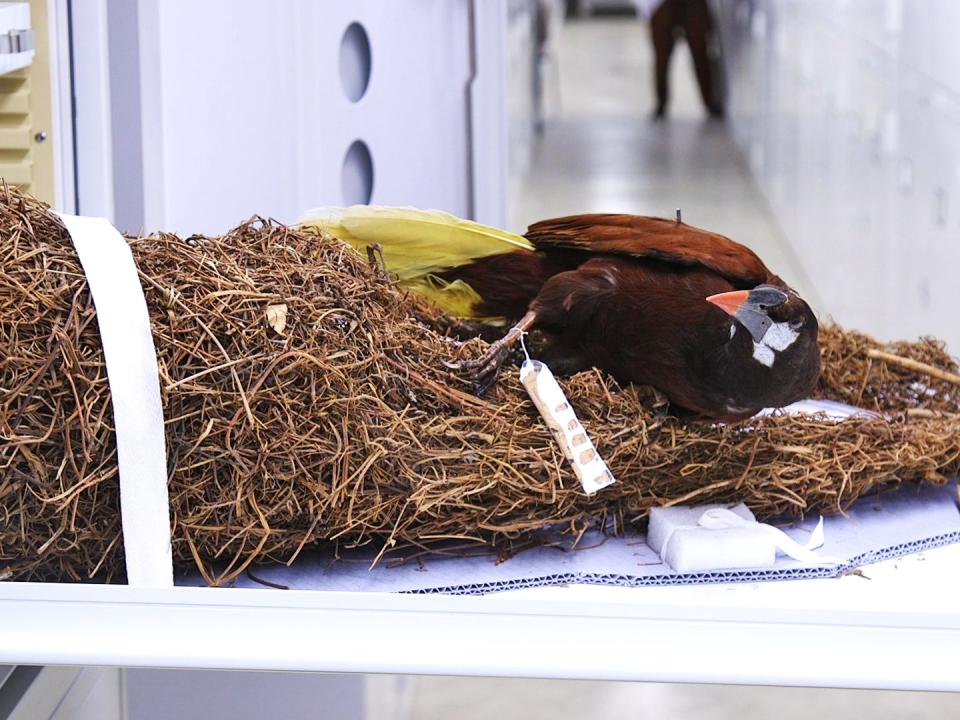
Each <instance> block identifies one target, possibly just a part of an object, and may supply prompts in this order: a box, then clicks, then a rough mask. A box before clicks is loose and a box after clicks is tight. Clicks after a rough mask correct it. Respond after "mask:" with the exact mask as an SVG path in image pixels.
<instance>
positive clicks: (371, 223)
mask: <svg viewBox="0 0 960 720" xmlns="http://www.w3.org/2000/svg"><path fill="white" fill-rule="evenodd" d="M297 224H298V225H299V226H300V227H305V228H314V229H317V230H321V231H323V232H326V233H329V234H330V235H333V236H334V237H338V238H340V239H341V240H343V241H344V242H346V243H348V244H349V245H351V246H352V247H353V248H354V249H355V250H356V251H357V252H359V253H361V254H362V255H364V256H366V248H367V247H368V246H369V245H373V244H375V243H376V244H379V245H380V246H381V247H382V248H383V259H384V262H385V263H386V264H387V269H388V270H389V271H390V272H391V273H393V274H394V275H396V276H397V278H398V280H399V281H400V285H401V286H403V287H406V288H409V289H410V290H412V291H414V292H417V293H419V294H420V295H423V296H424V297H426V298H427V299H428V300H430V301H431V302H433V303H434V304H435V305H437V306H438V307H439V308H440V309H441V310H443V311H444V312H446V313H448V314H449V315H452V316H453V317H459V318H474V319H480V320H484V321H486V322H491V321H496V320H498V319H496V318H481V317H478V314H477V311H476V307H477V306H478V305H479V304H480V303H481V302H482V298H481V297H480V295H478V294H477V292H476V291H475V290H474V289H473V288H472V287H470V286H469V285H468V284H467V283H465V282H463V281H462V280H457V281H454V282H452V283H449V282H446V281H444V280H443V279H441V278H439V277H437V276H436V273H439V272H443V271H444V270H449V269H451V268H455V267H460V266H461V265H466V264H468V263H470V262H472V261H474V260H479V259H480V258H485V257H490V256H492V255H500V254H503V253H508V252H516V251H518V250H519V251H533V249H534V248H533V245H532V244H530V242H529V241H528V240H527V239H526V238H524V237H522V236H520V235H515V234H513V233H510V232H506V231H505V230H498V229H497V228H493V227H489V226H487V225H481V224H480V223H476V222H473V221H472V220H463V219H461V218H458V217H456V216H454V215H451V214H450V213H446V212H442V211H440V210H418V209H416V208H402V207H380V206H376V205H353V206H351V207H347V208H336V207H327V208H317V209H315V210H310V211H309V212H307V213H305V214H304V216H303V217H301V218H300V220H299V221H298V223H297Z"/></svg>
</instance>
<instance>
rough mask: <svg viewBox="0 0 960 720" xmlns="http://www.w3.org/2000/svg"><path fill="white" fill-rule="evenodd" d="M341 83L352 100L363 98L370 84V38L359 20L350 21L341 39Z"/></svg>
mask: <svg viewBox="0 0 960 720" xmlns="http://www.w3.org/2000/svg"><path fill="white" fill-rule="evenodd" d="M340 84H341V85H343V92H344V94H345V95H346V96H347V97H348V98H349V99H350V100H351V101H352V102H357V101H358V100H359V99H360V98H362V97H363V94H364V93H365V92H366V91H367V85H369V84H370V38H369V37H367V31H366V30H364V29H363V25H361V24H360V23H358V22H353V23H350V25H349V26H348V27H347V29H346V30H345V31H344V33H343V37H342V38H341V39H340Z"/></svg>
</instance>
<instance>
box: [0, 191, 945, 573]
mask: <svg viewBox="0 0 960 720" xmlns="http://www.w3.org/2000/svg"><path fill="white" fill-rule="evenodd" d="M130 247H131V249H132V251H133V254H134V257H135V259H136V262H137V265H138V267H139V270H140V275H141V281H142V285H143V288H144V292H145V295H146V300H147V305H148V307H149V309H150V316H151V323H152V328H153V334H154V340H155V344H156V348H157V353H158V362H159V368H160V386H161V392H162V396H163V404H164V414H165V418H166V438H167V452H168V469H169V490H170V502H171V517H172V521H173V554H174V558H175V562H176V563H177V564H178V565H179V566H181V567H192V566H194V565H195V566H197V567H198V568H199V569H200V571H201V572H203V573H205V575H206V576H207V577H208V579H209V580H210V581H212V582H217V581H218V582H224V581H226V580H228V579H230V578H232V577H235V576H236V575H237V574H238V573H241V572H243V571H244V570H245V569H246V568H247V567H249V566H250V564H251V563H256V562H263V561H283V562H288V561H290V560H291V559H292V558H294V557H295V556H297V555H298V553H300V552H301V551H303V549H304V548H307V547H310V546H313V545H315V544H317V543H328V544H329V543H336V544H337V547H339V548H345V547H352V546H358V545H369V544H372V546H373V547H375V548H379V549H381V550H386V549H388V548H394V549H395V548H412V549H416V550H417V551H420V550H423V549H429V548H430V547H432V546H434V545H435V544H436V543H442V542H444V541H455V542H457V543H460V544H461V545H471V544H476V545H491V544H495V543H506V544H508V545H509V543H511V542H518V541H524V540H526V539H528V538H529V537H530V534H531V533H533V532H535V531H537V530H538V529H541V528H543V527H545V526H548V525H549V526H553V527H554V528H555V529H557V528H559V529H561V530H563V531H566V532H569V533H575V534H576V533H582V532H583V531H584V530H586V529H587V528H590V527H602V528H604V529H605V530H606V531H607V532H613V533H616V532H620V531H622V530H624V529H626V528H628V527H630V526H631V525H633V524H635V523H638V522H640V521H642V519H643V518H644V516H645V514H646V512H647V510H648V509H649V508H650V507H653V506H656V505H663V504H667V503H705V502H727V501H744V502H746V503H747V505H749V506H750V507H751V508H752V509H753V510H754V512H755V513H756V514H757V515H758V516H759V517H761V518H771V517H774V516H781V515H784V514H787V515H793V516H799V515H803V514H804V513H807V512H811V511H820V512H827V513H836V512H840V511H842V510H843V508H845V507H846V506H847V505H849V504H850V503H851V502H852V501H853V500H855V499H856V498H857V497H859V496H861V495H863V494H864V493H867V492H869V491H871V490H874V489H876V488H880V487H885V486H888V485H890V484H895V483H902V482H908V481H910V482H912V481H929V482H937V483H940V482H944V481H945V478H946V477H947V476H948V475H951V474H953V473H956V472H957V470H958V468H960V417H958V415H956V413H958V412H960V392H958V391H960V388H958V387H957V386H956V385H954V384H952V383H950V382H949V378H948V379H947V380H940V379H937V378H935V377H931V376H930V375H929V374H928V373H927V372H918V371H916V370H912V369H909V368H905V367H903V366H901V365H900V364H893V363H892V362H887V361H885V360H883V359H879V358H880V356H878V357H870V353H871V352H873V353H874V354H876V351H886V352H889V353H893V354H895V355H897V356H899V357H901V358H908V359H913V360H914V361H918V362H921V363H925V364H927V365H930V366H933V367H935V368H939V369H940V370H941V371H943V372H946V373H956V371H957V365H956V363H955V361H954V360H953V359H952V358H951V357H950V356H949V355H948V354H947V353H946V352H945V351H944V347H943V345H942V344H940V343H938V342H936V341H935V340H931V339H924V340H921V341H919V342H916V343H894V344H891V345H888V346H884V345H881V344H880V343H878V342H876V341H874V340H872V339H871V338H869V337H867V336H865V335H862V334H860V333H856V332H849V331H844V330H841V329H840V328H838V327H835V326H827V327H824V328H823V330H822V334H821V342H822V348H823V357H824V373H823V377H822V379H821V383H820V386H819V388H818V393H817V394H818V395H819V396H820V397H824V398H830V399H834V400H839V401H843V402H847V403H851V404H856V405H859V406H862V407H865V408H870V409H872V410H876V411H879V412H880V413H884V414H885V415H886V417H864V418H857V419H850V420H846V421H843V422H839V423H835V422H828V421H825V420H824V419H822V418H816V417H798V416H786V415H773V416H769V417H762V418H755V419H751V420H749V421H747V422H744V423H739V424H732V425H725V426H711V425H707V424H685V423H684V422H682V421H680V420H678V419H676V418H674V417H671V416H670V415H669V414H668V413H667V412H666V409H665V407H664V406H663V403H662V401H660V400H659V399H658V396H657V394H656V393H654V392H653V391H651V390H650V389H648V388H642V387H620V386H618V385H617V384H616V383H615V382H614V381H613V380H611V379H610V378H608V377H605V376H604V375H602V374H601V373H599V372H587V373H582V374H579V375H577V376H574V377H571V378H566V379H562V380H561V383H562V385H563V386H564V388H565V390H566V392H567V394H568V396H569V398H570V400H571V402H572V403H573V405H574V407H575V409H576V411H577V413H578V415H579V417H580V419H581V420H582V421H583V423H584V425H585V426H586V428H587V429H588V431H589V432H590V434H591V436H592V438H593V440H594V442H595V444H596V446H597V449H598V450H599V451H600V452H601V453H602V455H603V456H604V457H605V459H606V460H607V463H608V464H609V466H610V469H611V470H612V471H613V473H614V474H615V475H616V477H617V478H618V482H617V483H616V484H615V485H613V486H611V487H609V488H606V489H604V490H602V491H601V492H599V493H597V494H596V495H595V496H592V497H587V496H586V495H584V493H583V492H582V491H581V489H580V487H579V485H578V483H577V481H576V479H575V478H574V476H573V474H572V472H571V471H570V470H569V468H568V467H567V465H566V463H565V461H564V459H563V457H562V455H561V454H560V451H559V449H558V447H557V446H556V444H555V443H554V441H553V440H552V439H551V437H550V435H549V433H548V431H547V430H546V428H545V426H544V425H543V423H542V422H541V420H540V418H539V416H538V415H536V412H535V410H534V408H533V405H532V403H531V402H530V401H529V399H528V397H527V395H526V393H525V391H524V389H523V388H522V386H521V385H520V383H519V381H518V380H517V377H516V373H515V372H512V371H509V372H505V373H504V375H503V376H502V377H501V379H500V381H499V383H498V384H497V385H496V387H495V388H494V390H492V391H491V393H490V394H488V395H487V396H486V397H484V398H482V399H481V398H477V397H475V396H473V395H472V394H471V393H470V390H469V388H468V387H467V386H466V385H465V384H464V383H463V382H462V381H461V380H459V379H458V378H457V377H456V376H455V375H452V374H451V373H450V371H449V370H447V369H446V368H445V367H444V365H443V361H453V360H456V359H459V358H461V357H463V356H464V355H465V354H470V353H479V352H481V351H482V349H483V348H484V342H483V341H482V340H479V339H472V340H469V341H468V342H465V343H461V342H459V341H457V340H455V339H452V338H449V337H446V336H445V335H444V334H443V332H442V331H440V330H438V329H437V328H439V327H440V324H438V323H437V322H435V321H436V320H437V318H435V317H432V316H431V313H430V312H429V311H426V310H425V309H424V308H423V307H421V306H419V305H418V304H417V303H416V302H415V301H414V300H412V299H411V298H409V297H407V296H406V295H404V294H403V293H402V292H400V291H398V290H397V289H395V288H394V287H393V286H392V285H391V284H390V281H389V279H388V278H385V277H384V276H383V275H382V274H381V273H379V272H378V271H377V269H376V268H375V267H373V266H371V265H370V264H369V263H368V262H367V261H366V259H362V258H359V257H357V256H356V255H355V254H354V253H353V252H352V251H351V250H350V249H349V248H348V247H347V246H346V245H344V244H342V243H341V242H340V241H338V240H336V239H334V238H329V237H322V236H320V237H318V236H312V235H304V234H301V233H299V232H297V231H295V230H293V229H291V228H288V227H284V226H282V225H278V224H276V223H273V222H268V221H264V220H261V219H256V218H255V219H253V220H251V221H249V222H247V223H245V224H243V225H241V226H240V227H238V228H236V229H235V230H233V231H231V232H229V233H227V234H226V235H223V236H222V237H199V236H195V237H190V238H186V239H181V238H179V237H176V236H173V235H169V234H164V233H161V234H158V235H151V236H149V237H140V238H131V239H130ZM280 306H285V308H286V310H285V318H284V319H285V327H283V328H282V331H278V328H280V327H281V323H280V319H281V316H282V315H283V310H282V309H281V307H280ZM112 423H113V417H112V412H111V404H110V390H109V387H108V383H107V378H106V373H105V369H104V361H103V353H102V349H101V346H100V337H99V331H98V327H97V319H96V311H95V308H94V306H93V304H92V301H91V299H90V295H89V292H88V289H87V285H86V281H85V278H84V274H83V271H82V269H81V267H80V265H79V263H78V260H77V257H76V254H75V252H74V250H73V245H72V244H71V242H70V240H69V238H68V237H67V235H66V232H65V230H64V229H63V227H62V225H61V223H60V221H59V220H58V219H57V218H56V217H55V216H54V215H52V214H51V213H50V212H49V210H48V208H47V207H46V206H45V205H43V204H42V203H40V202H38V201H36V200H34V199H32V198H30V197H28V196H25V195H21V194H18V193H17V192H15V191H13V190H11V189H8V188H5V187H4V188H0V578H13V579H18V580H58V581H64V580H66V581H82V580H87V579H90V578H93V579H97V580H107V581H110V580H114V581H116V580H122V579H123V573H124V571H123V547H122V541H121V535H120V515H119V497H118V495H119V493H118V483H117V465H116V448H115V442H114V432H113V425H112ZM214 566H216V567H219V568H220V569H221V572H220V574H218V575H214V572H213V570H212V568H213V567H214ZM223 568H225V570H224V569H223Z"/></svg>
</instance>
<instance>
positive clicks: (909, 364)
mask: <svg viewBox="0 0 960 720" xmlns="http://www.w3.org/2000/svg"><path fill="white" fill-rule="evenodd" d="M867 357H870V358H873V359H875V360H883V362H886V363H890V364H891V365H899V366H900V367H902V368H906V369H907V370H914V371H916V372H920V373H923V374H924V375H929V376H930V377H933V378H936V379H937V380H943V381H944V382H948V383H952V384H953V385H960V375H957V374H955V373H951V372H947V371H946V370H941V369H940V368H937V367H934V366H933V365H928V364H927V363H924V362H920V361H919V360H913V359H911V358H905V357H900V356H899V355H894V354H893V353H888V352H883V351H882V350H876V349H874V348H870V349H869V350H867Z"/></svg>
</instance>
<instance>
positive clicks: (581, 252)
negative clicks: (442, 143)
mask: <svg viewBox="0 0 960 720" xmlns="http://www.w3.org/2000/svg"><path fill="white" fill-rule="evenodd" d="M303 224H307V225H314V226H320V227H322V228H324V229H326V230H329V231H330V232H331V233H332V234H334V235H337V236H339V237H341V238H343V239H344V240H347V241H348V242H350V243H351V244H352V245H354V247H357V248H358V249H362V248H364V247H366V246H369V245H370V244H371V243H374V242H375V243H378V244H380V245H381V246H382V247H383V249H384V258H385V262H386V264H387V267H388V268H390V269H391V270H393V271H395V272H396V273H397V275H398V277H399V281H400V283H401V284H403V285H405V286H407V287H410V288H411V289H413V290H415V291H417V292H420V293H422V294H424V295H425V296H427V297H428V298H429V299H431V300H432V301H433V302H435V303H436V304H438V305H439V306H440V307H441V308H442V309H444V310H446V311H447V312H448V313H450V314H452V315H454V316H456V317H461V318H473V319H480V320H483V321H486V322H501V323H502V322H504V321H513V320H517V319H518V318H519V322H517V323H516V325H514V326H513V327H512V328H511V329H510V331H509V332H508V333H507V334H506V335H505V336H504V337H503V338H502V339H500V340H498V341H497V342H495V343H493V344H492V345H491V346H490V349H489V351H488V352H487V353H485V354H484V356H483V357H481V358H479V359H477V360H473V361H467V362H465V363H462V364H461V365H460V367H461V369H462V370H463V371H465V372H467V373H468V374H469V375H470V376H471V377H472V378H474V379H475V380H476V381H477V382H478V383H479V385H480V386H481V388H483V387H485V386H488V385H489V384H490V383H491V382H492V381H493V380H494V379H495V378H496V374H497V372H498V371H499V368H500V366H501V365H502V363H503V362H504V360H505V359H506V357H507V355H508V353H509V350H510V347H511V346H512V345H513V344H514V343H516V341H517V340H518V339H519V337H520V336H521V334H522V333H523V332H525V331H527V330H530V329H538V330H541V331H542V332H543V333H544V334H545V336H546V338H547V343H546V346H545V348H544V350H543V355H542V357H541V359H542V360H543V361H544V362H546V363H547V365H549V366H550V367H551V368H552V369H553V370H554V372H557V373H558V374H567V373H572V372H576V371H578V370H582V369H586V368H589V367H598V368H600V369H602V370H604V371H606V372H608V373H610V374H611V375H613V376H614V377H615V378H617V379H618V380H619V381H621V382H631V383H642V384H648V385H652V386H653V387H655V388H657V389H658V390H660V391H661V392H663V393H664V394H665V395H666V396H667V398H668V399H669V400H670V402H671V404H672V405H673V406H675V407H676V408H677V409H679V410H680V411H681V413H682V414H684V415H687V416H692V417H695V418H698V419H704V420H716V421H734V420H739V419H743V418H746V417H750V416H751V415H753V414H755V413H756V412H757V411H759V410H761V409H762V408H765V407H782V406H784V405H787V404H789V403H791V402H794V401H796V400H799V399H801V398H803V397H805V396H807V394H808V393H809V392H810V391H811V390H812V389H813V386H814V385H815V383H816V381H817V378H818V376H819V372H820V353H819V349H818V346H817V329H818V326H817V320H816V317H815V316H814V314H813V312H812V311H811V309H810V307H809V306H808V305H807V303H806V302H804V301H803V299H801V298H800V297H799V296H798V295H797V294H796V292H794V291H793V290H792V289H791V288H790V287H788V286H787V285H786V283H784V282H783V281H782V280H781V279H780V278H779V277H777V276H776V275H774V274H773V273H772V272H771V271H770V270H768V269H767V267H766V266H765V265H764V264H763V262H762V261H761V260H760V258H758V257H757V255H756V254H755V253H754V252H753V251H752V250H750V249H749V248H747V247H745V246H743V245H740V244H739V243H736V242H734V241H733V240H730V239H729V238H727V237H724V236H723V235H719V234H717V233H713V232H709V231H706V230H702V229H700V228H696V227H693V226H691V225H687V224H685V223H682V222H680V221H679V220H678V221H673V220H664V219H661V218H653V217H645V216H637V215H616V214H591V215H572V216H569V217H563V218H557V219H554V220H545V221H543V222H538V223H536V224H534V225H532V226H531V227H530V228H529V229H528V231H527V233H526V236H525V238H521V237H519V236H516V235H512V234H510V233H505V232H503V231H500V230H496V229H494V228H488V227H485V226H482V225H478V224H476V223H472V222H469V221H464V220H459V219H457V218H454V217H453V216H450V215H447V214H445V213H438V212H436V211H418V210H412V209H404V208H370V207H366V206H355V207H353V208H347V209H343V210H339V209H338V210H329V209H324V210H319V211H314V212H313V213H312V214H311V215H310V216H308V218H307V219H306V220H305V221H303Z"/></svg>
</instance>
